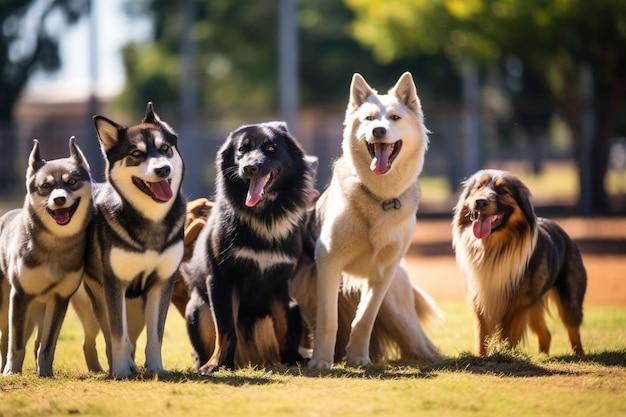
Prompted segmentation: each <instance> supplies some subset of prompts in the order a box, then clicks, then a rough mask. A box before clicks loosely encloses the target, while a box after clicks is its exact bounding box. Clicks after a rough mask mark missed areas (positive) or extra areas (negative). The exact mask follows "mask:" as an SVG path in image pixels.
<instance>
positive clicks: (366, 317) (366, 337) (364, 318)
mask: <svg viewBox="0 0 626 417" xmlns="http://www.w3.org/2000/svg"><path fill="white" fill-rule="evenodd" d="M395 270H396V267H395V264H394V266H393V267H391V268H389V269H388V270H387V271H385V273H384V274H383V276H382V277H380V278H379V277H370V279H369V280H368V281H367V282H366V285H365V286H364V290H363V292H362V293H361V300H360V302H359V307H358V308H357V311H356V316H355V317H354V321H353V322H352V331H351V332H350V342H349V343H348V346H347V347H346V359H347V360H348V363H350V364H352V365H356V366H361V365H367V364H369V363H371V360H370V353H369V347H370V337H371V335H372V328H373V327H374V321H375V320H376V316H377V315H378V310H379V309H380V304H381V303H382V301H383V298H384V297H385V294H386V293H387V290H388V289H389V285H391V281H392V280H393V279H394V277H395Z"/></svg>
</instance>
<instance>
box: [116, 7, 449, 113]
mask: <svg viewBox="0 0 626 417" xmlns="http://www.w3.org/2000/svg"><path fill="white" fill-rule="evenodd" d="M127 4H128V11H129V13H131V15H132V14H136V15H138V16H150V17H151V19H152V21H153V26H154V32H153V34H152V39H151V40H150V41H149V42H148V43H147V44H146V43H144V44H129V45H127V46H126V48H125V49H124V63H125V68H126V75H127V83H126V86H125V88H124V91H123V93H122V95H121V96H120V102H121V104H122V105H123V107H125V108H127V109H129V110H131V111H139V110H137V109H142V108H143V106H144V105H145V101H146V100H147V99H152V100H155V101H157V102H162V103H165V105H167V103H176V102H177V99H178V98H179V95H180V83H181V80H180V78H181V63H180V50H181V42H180V36H181V22H182V21H183V19H182V17H181V8H180V4H179V3H176V2H168V1H165V0H141V1H129V2H128V3H127ZM276 4H277V3H276V2H267V1H264V0H250V1H246V2H233V1H230V0H213V1H210V2H201V1H197V2H195V8H196V9H195V13H194V14H195V22H194V24H193V27H192V30H191V33H192V36H193V39H194V41H195V46H196V50H197V58H196V62H195V74H196V76H197V81H196V84H197V86H198V89H199V94H198V95H199V101H200V103H199V104H200V106H201V107H202V108H203V114H208V115H215V116H217V115H224V114H227V115H229V116H230V115H233V114H234V115H236V116H240V117H242V116H244V115H245V114H246V112H261V113H274V112H275V111H276V104H277V85H278V83H277V76H278V74H277V53H278V52H277V29H276V26H277V10H276ZM353 18H354V15H353V13H352V11H351V10H349V9H348V8H347V7H346V6H345V5H344V4H343V3H342V2H338V1H336V0H299V1H298V28H299V45H300V57H299V58H300V59H299V62H300V64H299V67H300V84H301V85H300V91H301V103H302V104H304V105H306V106H308V105H318V104H327V103H335V102H336V100H341V102H343V101H345V97H346V95H347V89H348V83H349V80H350V77H351V76H352V73H354V72H357V71H358V72H361V73H363V74H364V75H365V76H366V77H367V79H368V80H369V81H371V82H372V83H373V84H378V85H380V84H382V85H391V83H393V82H395V80H396V79H397V77H398V76H399V75H400V74H401V73H402V72H403V71H405V70H407V69H409V70H411V71H413V72H414V75H416V77H417V78H422V77H423V78H428V79H429V80H432V82H430V83H429V85H428V89H429V90H430V91H432V92H435V91H436V93H437V95H438V96H445V95H446V94H448V95H454V94H457V92H458V85H456V84H455V83H454V82H452V83H451V82H450V78H452V79H456V78H455V77H456V76H455V75H454V71H453V69H452V67H451V65H450V63H449V62H448V60H446V59H445V58H444V57H442V56H441V55H439V56H434V57H433V56H424V57H419V58H418V57H415V56H411V57H409V58H407V59H402V58H401V59H398V60H395V61H394V62H389V63H379V62H377V61H376V60H375V59H374V58H373V55H372V52H371V51H370V50H369V48H367V47H365V46H363V45H361V44H360V43H359V42H357V41H356V40H355V39H354V38H353V37H352V36H351V35H350V33H349V30H348V29H349V27H348V25H349V23H350V22H351V21H352V20H353ZM420 87H421V86H420ZM424 87H425V86H424ZM420 93H421V94H428V92H425V91H424V89H422V88H420ZM433 94H434V93H433Z"/></svg>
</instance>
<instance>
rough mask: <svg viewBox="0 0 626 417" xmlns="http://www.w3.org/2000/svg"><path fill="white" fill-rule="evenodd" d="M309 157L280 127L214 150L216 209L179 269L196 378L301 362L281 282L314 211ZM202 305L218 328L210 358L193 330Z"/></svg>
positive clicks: (232, 139)
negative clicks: (186, 288)
mask: <svg viewBox="0 0 626 417" xmlns="http://www.w3.org/2000/svg"><path fill="white" fill-rule="evenodd" d="M306 158H307V157H305V155H304V153H303V151H302V149H301V148H300V146H299V145H298V144H297V143H296V142H295V140H294V139H293V138H292V137H291V135H290V134H289V132H288V130H287V126H286V125H285V123H282V122H270V123H263V124H257V125H248V126H243V127H240V128H239V129H237V130H235V131H234V132H232V133H231V134H230V135H229V137H228V138H227V140H226V142H225V143H224V145H223V146H222V148H221V149H220V150H219V152H218V157H217V170H218V174H217V195H216V201H215V206H214V207H213V210H212V212H211V214H210V217H209V219H208V222H207V224H206V225H205V227H204V229H203V230H202V232H201V234H200V235H199V237H198V241H197V244H196V246H195V250H194V254H193V257H192V259H191V260H190V262H189V263H188V264H185V265H184V266H183V268H181V269H182V273H183V275H184V276H185V279H186V280H187V282H188V283H189V284H190V287H191V288H192V295H191V300H190V301H189V303H188V305H187V311H186V315H187V326H188V331H189V335H190V338H191V341H192V343H193V345H194V348H195V349H196V352H197V354H198V365H201V366H199V368H200V369H199V370H200V372H201V373H206V372H210V371H212V370H213V369H215V368H216V367H219V366H226V367H233V366H235V365H236V366H245V365H247V364H254V365H271V364H276V363H279V362H287V363H293V362H295V361H297V360H299V359H301V357H300V355H299V354H298V342H299V337H300V330H299V326H300V323H301V319H300V316H299V314H294V311H297V310H293V309H290V297H289V289H288V282H289V280H290V279H291V278H292V277H293V275H294V273H295V270H296V267H297V264H298V261H299V258H300V256H301V253H302V245H303V237H302V231H301V229H302V219H303V217H304V215H305V212H306V208H307V206H309V205H310V204H311V202H310V195H311V190H313V185H312V181H313V179H314V169H313V168H312V166H311V163H310V162H309V161H307V159H306ZM207 289H208V290H207ZM206 305H212V307H213V314H214V320H215V323H216V324H217V326H216V327H217V332H216V341H215V348H214V350H213V352H207V349H206V343H204V341H203V336H202V332H203V329H202V328H201V327H200V326H201V324H200V323H202V322H203V321H202V320H199V318H200V315H201V314H202V312H203V311H204V310H205V309H206Z"/></svg>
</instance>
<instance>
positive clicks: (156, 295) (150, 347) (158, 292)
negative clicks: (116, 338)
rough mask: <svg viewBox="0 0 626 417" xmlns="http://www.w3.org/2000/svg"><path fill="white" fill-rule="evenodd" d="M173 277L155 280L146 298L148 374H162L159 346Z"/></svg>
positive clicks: (161, 342) (163, 371)
mask: <svg viewBox="0 0 626 417" xmlns="http://www.w3.org/2000/svg"><path fill="white" fill-rule="evenodd" d="M173 288H174V278H170V279H169V280H167V281H157V282H156V284H154V286H153V287H152V288H150V291H148V295H147V300H146V329H147V330H146V331H147V342H146V371H147V372H148V373H150V374H158V375H161V374H164V373H165V370H164V369H163V358H162V356H161V346H162V344H163V331H164V329H165V319H166V318H167V309H168V307H169V304H170V299H171V298H172V290H173Z"/></svg>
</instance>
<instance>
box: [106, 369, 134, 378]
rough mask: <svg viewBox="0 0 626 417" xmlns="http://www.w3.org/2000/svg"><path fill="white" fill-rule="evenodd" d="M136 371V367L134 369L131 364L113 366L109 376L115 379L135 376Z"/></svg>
mask: <svg viewBox="0 0 626 417" xmlns="http://www.w3.org/2000/svg"><path fill="white" fill-rule="evenodd" d="M136 372H137V371H136V369H133V367H131V366H125V367H120V368H111V370H110V372H109V376H110V377H111V378H113V379H127V378H130V377H131V376H133V375H134V374H135V373H136Z"/></svg>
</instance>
